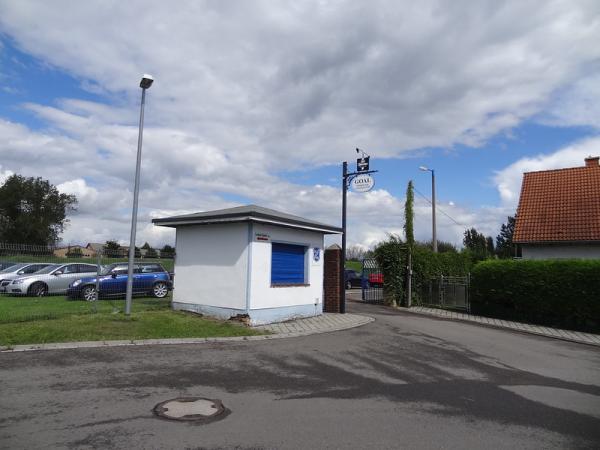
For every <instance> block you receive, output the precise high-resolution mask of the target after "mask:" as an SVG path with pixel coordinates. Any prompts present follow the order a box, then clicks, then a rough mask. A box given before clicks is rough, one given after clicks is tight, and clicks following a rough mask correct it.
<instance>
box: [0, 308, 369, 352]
mask: <svg viewBox="0 0 600 450" xmlns="http://www.w3.org/2000/svg"><path fill="white" fill-rule="evenodd" d="M353 316H356V317H357V320H356V321H355V322H352V323H347V324H341V325H339V326H332V327H326V328H325V327H324V328H321V329H314V330H306V331H295V332H291V333H277V334H265V335H260V336H232V337H212V338H211V337H207V338H172V339H133V340H115V341H81V342H55V343H48V344H22V345H14V346H0V353H17V352H31V351H39V350H68V349H78V348H106V347H140V346H148V345H182V344H209V343H215V342H217V343H218V342H247V341H267V340H273V339H287V338H294V337H304V336H311V335H314V334H323V333H331V332H334V331H343V330H349V329H351V328H356V327H360V326H363V325H366V324H368V323H371V322H373V321H375V319H374V318H372V317H369V316H363V315H359V314H353Z"/></svg>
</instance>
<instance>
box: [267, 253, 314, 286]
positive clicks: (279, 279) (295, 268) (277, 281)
mask: <svg viewBox="0 0 600 450" xmlns="http://www.w3.org/2000/svg"><path fill="white" fill-rule="evenodd" d="M271 246H272V254H271V284H272V285H275V286H277V285H289V284H305V283H306V277H305V272H304V271H305V258H304V255H305V253H306V247H304V246H302V245H292V244H279V243H275V242H273V243H272V244H271Z"/></svg>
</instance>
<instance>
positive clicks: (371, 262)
mask: <svg viewBox="0 0 600 450" xmlns="http://www.w3.org/2000/svg"><path fill="white" fill-rule="evenodd" d="M361 285H362V301H363V302H365V303H376V304H382V303H383V302H384V298H383V274H382V273H381V270H380V269H379V266H378V265H377V261H376V260H375V259H373V258H366V259H364V260H363V264H362V273H361Z"/></svg>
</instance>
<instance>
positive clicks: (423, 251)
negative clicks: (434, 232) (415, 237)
mask: <svg viewBox="0 0 600 450" xmlns="http://www.w3.org/2000/svg"><path fill="white" fill-rule="evenodd" d="M411 252H412V267H413V277H412V293H413V295H412V301H413V303H414V304H418V303H420V300H421V299H420V298H419V295H420V293H421V292H422V291H423V288H425V287H426V286H428V283H430V282H431V279H432V278H435V277H439V276H440V275H444V276H465V275H467V274H468V273H469V271H470V269H471V267H472V265H473V262H472V261H473V259H472V256H471V254H470V253H469V252H460V253H459V252H456V251H447V252H444V253H433V251H432V250H431V249H430V248H428V247H427V246H426V245H421V244H415V245H414V246H413V247H412V249H411ZM374 256H375V259H376V260H377V264H378V265H379V268H380V270H381V272H382V273H383V279H384V297H385V299H386V302H387V303H388V304H406V300H407V299H406V289H405V287H406V286H405V285H406V280H407V267H408V246H407V244H406V243H404V242H403V241H402V239H400V238H399V237H398V236H394V235H392V236H390V237H389V238H388V240H387V241H385V242H382V243H380V244H379V245H378V246H377V247H376V248H375V250H374Z"/></svg>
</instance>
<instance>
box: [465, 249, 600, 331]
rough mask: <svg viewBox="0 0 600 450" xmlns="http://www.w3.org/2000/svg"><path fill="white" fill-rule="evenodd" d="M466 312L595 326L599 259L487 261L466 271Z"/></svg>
mask: <svg viewBox="0 0 600 450" xmlns="http://www.w3.org/2000/svg"><path fill="white" fill-rule="evenodd" d="M470 302H471V313H473V314H480V315H486V316H492V317H498V318H504V319H510V320H523V321H527V322H530V323H537V324H542V325H549V326H555V327H562V328H572V329H579V330H585V331H598V330H600V260H490V261H483V262H480V263H478V264H477V265H475V266H474V267H473V269H472V270H471V290H470Z"/></svg>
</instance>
